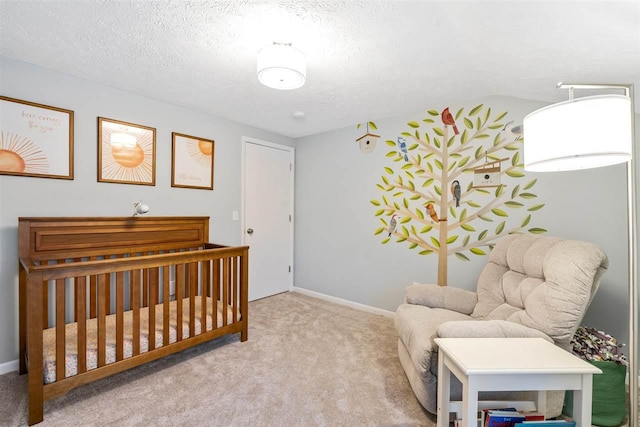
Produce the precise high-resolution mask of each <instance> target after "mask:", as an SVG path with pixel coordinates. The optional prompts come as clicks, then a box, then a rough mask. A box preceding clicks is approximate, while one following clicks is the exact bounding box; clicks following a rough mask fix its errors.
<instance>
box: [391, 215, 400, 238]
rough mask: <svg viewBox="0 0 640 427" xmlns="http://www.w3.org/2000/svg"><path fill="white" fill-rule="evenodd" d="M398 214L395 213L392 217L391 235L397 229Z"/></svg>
mask: <svg viewBox="0 0 640 427" xmlns="http://www.w3.org/2000/svg"><path fill="white" fill-rule="evenodd" d="M397 216H398V215H397V214H393V216H392V217H391V221H389V237H391V234H392V233H393V232H394V231H396V225H397V222H396V217H397Z"/></svg>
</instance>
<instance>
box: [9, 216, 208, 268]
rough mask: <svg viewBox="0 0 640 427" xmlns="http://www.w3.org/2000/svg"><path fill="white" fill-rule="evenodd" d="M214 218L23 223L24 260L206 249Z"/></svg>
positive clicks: (38, 219) (20, 220)
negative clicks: (210, 221) (210, 223)
mask: <svg viewBox="0 0 640 427" xmlns="http://www.w3.org/2000/svg"><path fill="white" fill-rule="evenodd" d="M208 239H209V217H208V216H203V217H198V216H188V217H176V216H172V217H35V218H25V217H21V218H18V246H19V255H20V258H22V259H23V260H25V259H31V261H42V260H50V259H68V258H78V257H87V256H104V255H112V254H124V253H136V252H147V251H154V252H156V251H162V250H172V249H182V248H184V249H187V248H199V247H204V245H205V243H206V242H207V241H208Z"/></svg>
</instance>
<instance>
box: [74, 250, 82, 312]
mask: <svg viewBox="0 0 640 427" xmlns="http://www.w3.org/2000/svg"><path fill="white" fill-rule="evenodd" d="M80 261H82V259H81V258H75V259H74V260H73V262H80ZM73 283H74V285H73V295H74V299H75V300H76V301H77V295H78V282H76V280H75V279H74V280H73ZM73 321H74V322H77V321H78V304H73Z"/></svg>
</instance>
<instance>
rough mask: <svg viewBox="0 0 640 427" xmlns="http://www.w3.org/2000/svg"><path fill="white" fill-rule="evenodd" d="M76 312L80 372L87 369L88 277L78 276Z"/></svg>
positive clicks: (76, 280)
mask: <svg viewBox="0 0 640 427" xmlns="http://www.w3.org/2000/svg"><path fill="white" fill-rule="evenodd" d="M75 282H76V296H75V303H76V314H77V315H78V320H77V322H78V333H77V334H76V335H77V347H76V348H77V349H78V373H79V374H82V373H83V372H86V371H87V338H86V337H87V278H86V277H85V276H82V277H76V279H75Z"/></svg>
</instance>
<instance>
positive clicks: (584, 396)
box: [573, 374, 593, 427]
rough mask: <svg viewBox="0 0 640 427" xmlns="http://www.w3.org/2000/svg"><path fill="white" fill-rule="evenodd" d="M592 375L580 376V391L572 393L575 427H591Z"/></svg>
mask: <svg viewBox="0 0 640 427" xmlns="http://www.w3.org/2000/svg"><path fill="white" fill-rule="evenodd" d="M592 392H593V376H592V374H582V389H581V390H574V391H573V420H574V421H575V422H576V427H590V426H591V398H592Z"/></svg>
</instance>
